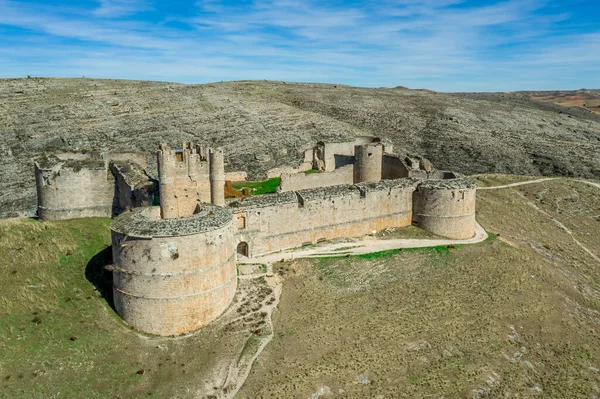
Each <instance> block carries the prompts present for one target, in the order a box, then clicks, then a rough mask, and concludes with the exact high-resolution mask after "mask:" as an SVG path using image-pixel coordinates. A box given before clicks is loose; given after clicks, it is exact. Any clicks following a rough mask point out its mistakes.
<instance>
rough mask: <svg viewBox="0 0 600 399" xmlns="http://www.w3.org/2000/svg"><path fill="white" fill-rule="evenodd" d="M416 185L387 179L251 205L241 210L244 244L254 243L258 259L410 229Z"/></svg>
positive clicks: (240, 233)
mask: <svg viewBox="0 0 600 399" xmlns="http://www.w3.org/2000/svg"><path fill="white" fill-rule="evenodd" d="M415 186H416V183H415V182H411V181H395V182H393V181H386V182H380V183H371V184H360V185H356V186H352V185H349V186H345V185H344V186H335V187H330V188H325V189H315V190H303V191H298V192H296V193H283V194H278V195H279V196H282V197H280V198H275V197H273V199H272V201H273V203H271V204H269V203H263V204H260V205H259V206H257V204H247V205H243V206H242V207H241V208H239V209H236V210H235V212H236V214H237V215H240V216H243V217H245V218H246V225H245V229H242V230H239V231H238V241H239V242H242V241H243V242H247V243H248V245H249V254H250V256H258V255H263V254H267V253H270V252H275V251H279V250H282V249H288V248H295V247H299V246H302V245H304V244H314V243H316V242H318V241H323V240H332V239H335V238H340V237H359V236H362V235H365V234H370V233H372V232H373V231H380V230H383V229H385V228H388V227H403V226H408V225H410V224H411V222H412V193H413V191H414V189H415ZM276 195H277V194H276ZM283 196H287V197H283ZM294 196H296V198H293V197H294Z"/></svg>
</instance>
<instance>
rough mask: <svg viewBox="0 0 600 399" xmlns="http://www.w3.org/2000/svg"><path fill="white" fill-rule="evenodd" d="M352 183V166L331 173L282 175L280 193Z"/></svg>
mask: <svg viewBox="0 0 600 399" xmlns="http://www.w3.org/2000/svg"><path fill="white" fill-rule="evenodd" d="M353 181H354V166H353V165H346V166H342V167H341V168H338V169H335V170H334V171H332V172H320V173H308V174H306V173H284V174H282V175H281V185H280V186H279V191H280V192H286V191H297V190H307V189H312V188H318V187H330V186H338V185H340V184H352V183H353Z"/></svg>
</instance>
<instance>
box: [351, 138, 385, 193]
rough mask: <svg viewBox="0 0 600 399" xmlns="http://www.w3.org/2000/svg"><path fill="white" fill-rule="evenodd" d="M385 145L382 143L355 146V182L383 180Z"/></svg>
mask: <svg viewBox="0 0 600 399" xmlns="http://www.w3.org/2000/svg"><path fill="white" fill-rule="evenodd" d="M382 162H383V146H382V145H381V144H380V143H372V144H363V145H357V146H355V147H354V183H368V182H375V183H376V182H378V181H380V180H381V173H382Z"/></svg>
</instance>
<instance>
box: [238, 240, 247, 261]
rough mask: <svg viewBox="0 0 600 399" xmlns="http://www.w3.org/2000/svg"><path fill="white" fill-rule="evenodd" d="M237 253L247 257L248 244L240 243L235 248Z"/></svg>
mask: <svg viewBox="0 0 600 399" xmlns="http://www.w3.org/2000/svg"><path fill="white" fill-rule="evenodd" d="M237 253H238V254H239V255H243V256H245V257H248V243H247V242H244V241H242V242H240V243H239V244H238V246H237Z"/></svg>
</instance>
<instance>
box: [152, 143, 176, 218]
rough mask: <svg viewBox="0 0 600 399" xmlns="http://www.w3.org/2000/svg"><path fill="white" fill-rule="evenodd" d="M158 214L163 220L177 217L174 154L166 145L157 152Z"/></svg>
mask: <svg viewBox="0 0 600 399" xmlns="http://www.w3.org/2000/svg"><path fill="white" fill-rule="evenodd" d="M157 161H158V181H159V193H160V213H161V216H162V218H163V219H170V218H175V217H177V216H178V212H177V201H176V199H175V161H176V160H175V153H174V151H172V150H171V149H170V148H169V146H167V145H166V144H161V145H160V149H159V150H158V152H157Z"/></svg>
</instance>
